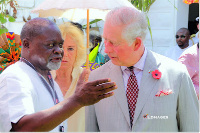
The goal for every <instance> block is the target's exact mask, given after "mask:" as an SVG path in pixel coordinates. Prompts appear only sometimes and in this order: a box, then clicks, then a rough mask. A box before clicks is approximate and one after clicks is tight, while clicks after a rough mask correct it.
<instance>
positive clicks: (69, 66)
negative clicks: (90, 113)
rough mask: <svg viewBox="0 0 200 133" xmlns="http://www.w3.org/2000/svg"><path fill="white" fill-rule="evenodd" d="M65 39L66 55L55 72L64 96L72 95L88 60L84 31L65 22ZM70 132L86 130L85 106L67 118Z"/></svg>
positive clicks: (63, 34)
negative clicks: (83, 66)
mask: <svg viewBox="0 0 200 133" xmlns="http://www.w3.org/2000/svg"><path fill="white" fill-rule="evenodd" d="M59 28H60V30H61V34H62V37H63V39H64V44H63V48H64V57H63V60H62V63H61V67H60V69H58V70H56V71H54V72H53V75H54V78H55V81H56V82H57V83H58V85H59V86H60V88H61V91H62V94H63V96H64V98H68V97H70V96H71V95H72V94H73V93H74V90H75V87H76V84H77V81H78V78H79V75H80V74H81V72H82V70H83V69H82V68H81V66H82V65H83V64H84V63H85V61H86V48H85V45H84V35H83V32H82V31H81V30H80V29H79V28H77V27H76V26H74V25H72V24H71V23H69V22H68V23H64V24H61V25H60V26H59ZM67 126H68V129H67V131H68V132H84V131H85V108H81V109H80V110H78V111H77V112H76V113H75V114H73V115H72V116H71V117H70V118H68V119H67Z"/></svg>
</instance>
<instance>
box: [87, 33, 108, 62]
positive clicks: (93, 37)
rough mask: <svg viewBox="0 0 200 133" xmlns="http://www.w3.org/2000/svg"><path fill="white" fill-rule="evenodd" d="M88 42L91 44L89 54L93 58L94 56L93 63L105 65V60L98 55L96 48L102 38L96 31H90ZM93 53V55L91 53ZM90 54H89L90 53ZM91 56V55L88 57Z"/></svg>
mask: <svg viewBox="0 0 200 133" xmlns="http://www.w3.org/2000/svg"><path fill="white" fill-rule="evenodd" d="M89 38H90V42H91V43H92V47H91V48H90V52H92V54H93V56H95V60H94V61H95V62H96V63H98V64H99V65H103V64H105V59H104V56H103V55H102V54H101V53H99V51H98V48H99V46H100V44H101V41H102V37H101V35H100V34H99V32H98V31H96V30H92V31H90V37H89ZM93 52H95V53H93ZM90 54H91V53H90ZM89 56H91V55H89Z"/></svg>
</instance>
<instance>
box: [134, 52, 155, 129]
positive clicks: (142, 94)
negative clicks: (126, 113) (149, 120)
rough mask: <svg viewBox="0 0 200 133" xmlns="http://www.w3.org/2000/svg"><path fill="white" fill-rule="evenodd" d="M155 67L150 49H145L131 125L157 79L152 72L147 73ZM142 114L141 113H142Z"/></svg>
mask: <svg viewBox="0 0 200 133" xmlns="http://www.w3.org/2000/svg"><path fill="white" fill-rule="evenodd" d="M155 69H158V63H156V60H155V57H153V54H152V52H151V51H147V57H146V61H145V65H144V69H143V74H142V79H141V83H140V88H139V94H138V99H137V104H136V110H135V115H134V120H133V127H134V125H135V123H136V121H137V119H138V117H139V115H140V113H141V111H142V108H143V107H144V105H145V103H146V102H147V100H148V97H149V95H150V93H151V92H152V90H153V88H154V86H155V84H156V82H157V81H158V80H156V79H154V78H153V77H152V74H151V73H149V71H150V70H151V71H154V70H155ZM142 116H143V115H142Z"/></svg>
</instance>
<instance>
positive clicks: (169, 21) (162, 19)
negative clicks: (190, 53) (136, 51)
mask: <svg viewBox="0 0 200 133" xmlns="http://www.w3.org/2000/svg"><path fill="white" fill-rule="evenodd" d="M169 1H170V2H169ZM174 6H175V7H176V8H177V9H176V8H175V7H174ZM188 12H189V6H188V5H186V4H184V3H183V2H182V0H156V1H155V2H154V3H153V5H152V6H151V7H150V10H149V12H148V17H149V20H150V25H151V30H152V37H153V46H152V41H151V37H150V34H149V33H148V35H147V37H146V40H145V46H146V47H147V48H149V49H151V50H153V51H155V52H157V53H160V54H163V53H164V52H165V51H166V49H167V48H169V47H170V46H173V45H176V40H175V34H176V31H177V30H178V29H179V28H181V27H186V28H187V27H188Z"/></svg>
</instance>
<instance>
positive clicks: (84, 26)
mask: <svg viewBox="0 0 200 133" xmlns="http://www.w3.org/2000/svg"><path fill="white" fill-rule="evenodd" d="M101 20H102V19H95V20H92V21H91V22H89V24H90V25H91V24H93V23H97V22H99V21H101ZM86 27H87V24H85V25H83V26H82V29H86Z"/></svg>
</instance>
